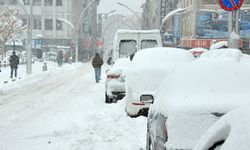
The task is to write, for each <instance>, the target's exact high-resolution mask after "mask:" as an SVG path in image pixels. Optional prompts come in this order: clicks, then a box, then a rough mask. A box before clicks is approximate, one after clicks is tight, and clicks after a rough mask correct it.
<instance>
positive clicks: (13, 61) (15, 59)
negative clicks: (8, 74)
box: [10, 54, 19, 68]
mask: <svg viewBox="0 0 250 150" xmlns="http://www.w3.org/2000/svg"><path fill="white" fill-rule="evenodd" d="M18 65H19V58H18V56H17V55H16V54H12V55H11V56H10V67H11V68H18Z"/></svg>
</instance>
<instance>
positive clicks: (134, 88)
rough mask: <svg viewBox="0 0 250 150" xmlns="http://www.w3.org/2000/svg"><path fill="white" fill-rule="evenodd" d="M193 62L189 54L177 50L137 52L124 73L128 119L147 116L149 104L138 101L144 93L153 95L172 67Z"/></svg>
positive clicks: (159, 49) (165, 49)
mask: <svg viewBox="0 0 250 150" xmlns="http://www.w3.org/2000/svg"><path fill="white" fill-rule="evenodd" d="M192 60H194V57H193V56H192V54H191V53H189V52H188V51H186V50H184V49H178V48H163V47H161V48H150V49H144V50H141V51H138V52H137V53H136V54H135V56H134V58H133V60H132V63H131V67H130V68H129V69H127V71H126V96H125V100H126V106H125V110H126V112H127V115H128V116H130V117H137V116H140V115H143V116H147V113H148V109H149V106H150V104H149V103H143V102H141V101H140V96H141V95H143V94H144V93H149V94H154V93H156V92H157V90H158V87H159V85H160V83H161V82H162V80H163V78H164V77H165V75H166V74H167V73H168V72H170V71H171V70H172V69H174V67H176V66H178V65H181V64H184V63H187V62H189V61H192Z"/></svg>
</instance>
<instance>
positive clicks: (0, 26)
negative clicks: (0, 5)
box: [0, 7, 26, 54]
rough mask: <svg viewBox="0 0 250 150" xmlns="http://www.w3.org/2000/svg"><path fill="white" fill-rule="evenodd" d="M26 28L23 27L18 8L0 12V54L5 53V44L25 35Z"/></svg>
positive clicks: (5, 9)
mask: <svg viewBox="0 0 250 150" xmlns="http://www.w3.org/2000/svg"><path fill="white" fill-rule="evenodd" d="M25 29H26V26H24V25H23V21H22V20H21V16H20V13H19V10H18V9H17V8H11V7H7V8H4V9H2V10H1V11H0V44H1V47H2V49H1V50H0V54H3V53H4V49H5V48H4V44H5V43H6V42H7V41H8V40H10V39H12V38H13V37H16V36H18V35H20V34H22V33H23V31H24V30H25Z"/></svg>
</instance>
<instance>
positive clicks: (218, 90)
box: [141, 49, 250, 150]
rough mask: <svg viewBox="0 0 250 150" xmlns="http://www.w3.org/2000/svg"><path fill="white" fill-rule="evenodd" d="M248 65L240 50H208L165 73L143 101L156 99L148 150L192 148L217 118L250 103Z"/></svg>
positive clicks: (248, 60) (148, 125)
mask: <svg viewBox="0 0 250 150" xmlns="http://www.w3.org/2000/svg"><path fill="white" fill-rule="evenodd" d="M249 64H250V56H248V55H245V54H242V53H241V52H240V51H239V50H236V49H220V50H211V51H208V52H205V53H204V54H202V55H201V57H200V58H198V59H196V60H194V61H192V62H189V63H187V64H184V65H181V66H179V67H177V68H176V69H175V70H174V71H173V72H172V73H169V74H168V75H167V76H166V78H165V80H164V81H163V82H162V85H161V86H160V88H159V92H158V93H157V94H156V95H155V96H154V95H151V96H150V95H143V96H142V97H141V101H145V102H148V103H152V102H153V101H154V103H153V105H152V106H151V107H150V111H149V115H148V124H147V146H146V147H147V150H154V149H157V150H161V149H165V148H166V149H171V150H172V149H174V150H176V149H185V150H191V149H193V148H194V146H195V145H196V143H197V142H198V140H199V139H200V138H201V137H202V135H204V134H205V133H206V131H207V130H208V129H209V127H210V126H212V125H213V124H214V123H215V122H216V121H217V120H219V119H220V117H221V116H223V115H224V114H225V113H227V112H229V111H230V110H232V109H233V108H235V107H237V106H239V105H243V104H245V103H246V102H249V101H250V92H249V89H250V80H249V77H250V65H249ZM154 97H155V98H154ZM154 99H155V100H154Z"/></svg>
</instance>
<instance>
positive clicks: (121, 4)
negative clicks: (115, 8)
mask: <svg viewBox="0 0 250 150" xmlns="http://www.w3.org/2000/svg"><path fill="white" fill-rule="evenodd" d="M117 4H118V5H120V6H122V7H125V8H127V9H128V10H129V11H131V12H132V13H133V14H134V15H135V17H136V18H137V20H138V22H139V24H140V29H143V27H142V24H141V23H142V22H141V19H140V17H139V16H138V15H137V14H136V12H134V11H133V10H132V9H131V8H129V7H128V6H127V5H125V4H123V3H121V2H117Z"/></svg>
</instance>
